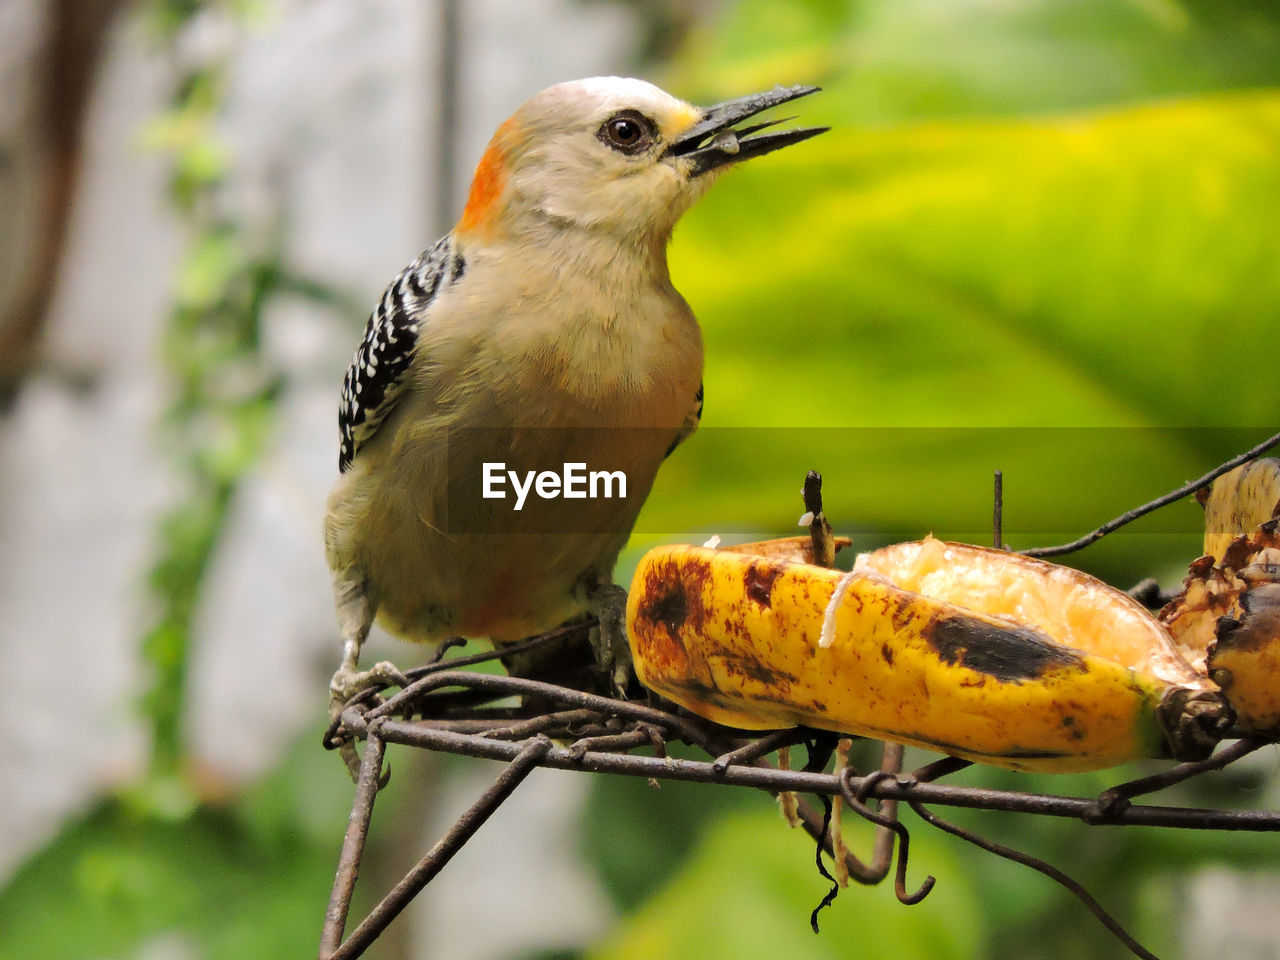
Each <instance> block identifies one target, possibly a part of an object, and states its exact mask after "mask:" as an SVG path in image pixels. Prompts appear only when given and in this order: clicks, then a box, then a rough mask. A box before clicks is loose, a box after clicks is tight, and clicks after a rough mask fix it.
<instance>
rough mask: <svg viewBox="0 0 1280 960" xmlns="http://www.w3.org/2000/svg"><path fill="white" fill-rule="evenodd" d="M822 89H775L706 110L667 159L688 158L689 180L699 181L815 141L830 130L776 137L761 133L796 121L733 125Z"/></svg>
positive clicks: (783, 132) (800, 130) (670, 149)
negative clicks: (706, 175)
mask: <svg viewBox="0 0 1280 960" xmlns="http://www.w3.org/2000/svg"><path fill="white" fill-rule="evenodd" d="M819 89H820V88H819V87H775V88H774V89H772V90H770V91H769V92H768V93H753V94H752V95H751V96H748V97H739V98H738V99H737V100H726V101H725V102H724V103H717V104H716V105H715V106H714V107H708V108H707V109H706V110H704V111H703V113H702V116H701V118H699V120H698V121H697V122H696V123H695V124H694V125H693V126H692V127H690V128H689V129H688V130H686V131H685V132H684V133H682V134H681V135H680V136H679V137H678V138H677V139H676V140H674V141H673V142H672V144H671V146H669V147H668V148H667V150H666V154H665V155H666V156H669V157H685V158H687V159H688V160H690V161H691V167H690V170H689V176H691V177H696V176H700V175H701V174H704V173H706V172H707V171H708V170H714V169H716V168H717V167H722V166H724V165H725V164H727V163H738V162H739V161H742V160H748V159H750V158H751V157H759V156H762V155H764V154H766V153H769V152H771V151H773V150H777V149H778V148H779V147H785V146H788V145H789V144H792V143H799V142H800V141H801V140H808V139H809V138H810V137H816V136H817V135H818V134H820V133H824V132H826V131H827V130H829V129H831V128H830V127H798V128H796V129H793V130H781V131H778V132H776V133H763V134H762V133H760V132H759V131H761V130H764V129H766V128H767V127H772V126H774V125H775V124H778V123H782V122H784V121H785V120H791V119H794V118H793V117H784V118H781V119H778V120H767V121H765V122H764V123H756V124H752V125H751V126H746V127H739V128H737V129H736V130H735V129H733V125H734V124H735V123H738V122H739V121H740V120H745V119H747V118H748V117H754V116H755V115H756V114H758V113H761V112H763V111H765V110H768V109H769V108H770V107H776V106H777V105H778V104H780V103H786V102H787V101H789V100H796V99H799V98H800V97H807V96H808V95H809V94H811V93H816V92H817V91H818V90H819ZM751 134H755V136H751Z"/></svg>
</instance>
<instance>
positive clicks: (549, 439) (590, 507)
mask: <svg viewBox="0 0 1280 960" xmlns="http://www.w3.org/2000/svg"><path fill="white" fill-rule="evenodd" d="M673 437H674V431H673V430H671V429H669V428H662V429H637V428H618V429H600V428H583V427H521V428H510V427H504V428H457V427H453V428H449V429H448V430H446V431H437V432H436V433H435V435H434V437H433V438H432V442H430V443H427V444H423V445H421V446H420V447H414V446H402V447H401V448H400V450H399V451H398V452H397V453H396V454H395V455H396V456H399V457H403V458H406V462H404V463H402V464H401V465H400V468H399V469H397V474H398V475H400V476H402V477H405V478H414V479H413V480H412V482H410V483H407V484H406V485H405V486H403V487H401V488H399V489H397V490H396V491H395V493H394V495H393V496H391V497H387V496H385V495H384V496H381V497H379V498H378V500H377V502H370V503H368V504H367V509H368V511H369V516H367V517H366V518H365V520H364V522H363V523H361V524H360V527H361V528H362V531H361V533H360V536H361V539H362V541H363V543H364V552H366V556H365V558H364V561H363V563H361V566H362V567H364V569H365V571H366V576H367V578H368V582H369V586H370V588H371V593H372V595H373V596H374V597H376V599H377V605H378V614H379V619H380V620H381V621H382V622H383V624H384V625H385V626H386V627H387V628H388V629H390V630H391V631H392V632H394V633H396V634H399V635H401V636H404V637H406V638H409V639H418V640H438V639H441V638H443V637H446V636H450V635H461V636H471V637H490V638H493V639H495V640H498V641H514V640H517V639H520V638H521V637H525V636H529V635H532V634H535V633H538V632H541V631H544V630H547V629H550V628H552V627H554V626H556V625H558V624H560V623H562V622H564V621H565V620H567V619H569V618H570V617H572V616H574V615H576V614H578V613H581V612H582V611H583V610H585V608H586V600H587V591H588V589H589V587H590V586H591V585H593V584H595V583H598V582H604V581H608V580H609V578H610V576H611V574H612V571H613V565H614V562H615V561H616V559H617V555H618V552H619V551H620V550H621V548H622V547H623V545H624V544H625V543H626V541H627V538H628V536H629V535H630V532H631V528H632V527H633V525H634V523H635V520H636V516H637V514H638V513H639V511H640V507H641V506H642V505H643V503H644V500H645V497H646V496H647V495H648V493H649V489H650V487H651V486H652V483H653V479H654V476H655V474H656V472H657V468H658V465H659V464H660V463H661V461H662V457H663V454H664V453H665V452H666V448H667V447H668V446H669V445H670V443H671V441H672V438H673ZM486 465H488V467H487V470H488V483H487V490H486ZM383 468H384V469H385V468H386V465H385V464H384V465H383ZM593 473H594V474H597V476H595V477H592V474H593ZM513 474H514V476H513ZM605 475H607V476H605ZM382 492H383V493H384V494H385V491H382ZM486 492H488V493H490V494H498V493H501V496H496V495H493V496H485V493H486ZM371 528H374V529H378V530H380V531H383V532H382V533H381V534H380V535H378V536H369V535H368V533H369V530H370V529H371Z"/></svg>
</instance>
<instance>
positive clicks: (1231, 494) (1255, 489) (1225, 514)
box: [1203, 457, 1280, 562]
mask: <svg viewBox="0 0 1280 960" xmlns="http://www.w3.org/2000/svg"><path fill="white" fill-rule="evenodd" d="M1203 502H1204V552H1205V555H1206V556H1210V557H1213V559H1214V560H1215V561H1219V562H1220V561H1221V560H1222V558H1223V555H1224V554H1225V553H1226V551H1227V547H1228V546H1230V544H1231V541H1232V540H1234V539H1235V538H1236V537H1239V536H1242V535H1244V536H1247V535H1249V534H1251V533H1253V532H1254V531H1255V530H1256V529H1258V526H1259V525H1260V524H1263V523H1265V522H1266V521H1268V520H1270V519H1272V518H1273V517H1277V516H1280V460H1277V459H1275V458H1274V457H1263V458H1262V459H1259V460H1250V461H1249V462H1248V463H1244V464H1241V465H1240V466H1238V467H1236V468H1235V469H1234V470H1232V471H1231V472H1230V473H1224V474H1223V475H1222V476H1220V477H1219V478H1218V479H1217V480H1215V481H1213V485H1212V486H1211V487H1210V488H1209V493H1208V495H1207V496H1206V497H1205V498H1204V501H1203Z"/></svg>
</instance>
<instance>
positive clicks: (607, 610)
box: [591, 583, 635, 697]
mask: <svg viewBox="0 0 1280 960" xmlns="http://www.w3.org/2000/svg"><path fill="white" fill-rule="evenodd" d="M591 612H592V613H594V614H595V616H596V620H597V621H598V623H597V625H596V626H594V627H592V628H591V647H592V649H593V650H594V651H595V655H596V665H597V666H598V667H599V668H600V671H601V672H602V673H603V674H604V675H605V676H606V677H607V678H608V683H609V687H610V689H611V691H612V692H613V693H614V695H616V696H619V697H626V696H627V692H628V689H629V688H630V686H631V683H632V679H633V678H634V676H635V671H634V669H633V667H632V662H631V644H630V643H629V642H628V640H627V591H626V590H624V589H622V587H620V586H618V585H617V584H616V583H608V584H603V585H601V586H600V587H599V588H598V589H597V590H596V591H595V593H594V594H593V595H592V597H591Z"/></svg>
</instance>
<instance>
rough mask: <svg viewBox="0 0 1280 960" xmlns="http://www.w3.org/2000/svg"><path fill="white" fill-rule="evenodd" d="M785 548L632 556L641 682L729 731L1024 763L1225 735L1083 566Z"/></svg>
mask: <svg viewBox="0 0 1280 960" xmlns="http://www.w3.org/2000/svg"><path fill="white" fill-rule="evenodd" d="M789 543H791V544H793V546H794V548H780V549H773V548H768V547H766V546H764V545H753V548H754V551H755V552H742V550H743V549H744V548H737V549H720V550H716V549H710V548H705V547H693V546H686V545H676V546H665V547H659V548H656V549H654V550H651V551H650V552H649V553H648V554H646V555H645V556H644V558H642V560H641V561H640V564H639V566H638V567H637V569H636V574H635V578H634V580H633V582H632V587H631V594H630V599H629V603H628V609H627V621H628V627H629V632H630V635H631V646H632V653H633V657H634V660H635V666H636V673H637V675H638V677H639V678H640V680H641V682H642V683H644V684H645V685H646V686H647V687H649V688H650V689H652V690H654V691H656V692H657V693H659V694H661V695H662V696H664V697H667V698H669V699H671V700H673V701H675V702H676V703H678V704H680V705H681V706H684V707H686V708H687V709H689V710H690V711H692V712H693V713H695V714H698V715H699V716H702V717H705V718H707V719H709V720H712V721H715V722H718V723H722V724H725V725H727V726H730V727H736V728H739V729H744V730H765V729H775V728H786V727H793V726H798V725H804V726H810V727H816V728H818V729H823V730H831V731H836V732H840V733H849V734H857V735H864V736H870V737H876V738H879V739H885V740H896V741H900V742H902V743H907V744H914V745H917V746H922V747H928V748H931V749H935V750H940V751H942V752H945V753H949V754H953V755H955V756H959V757H964V758H967V759H970V760H975V761H978V762H981V763H988V764H994V765H997V766H1002V767H1011V768H1015V769H1023V770H1041V771H1053V772H1070V771H1077V770H1090V769H1101V768H1105V767H1110V766H1114V765H1116V764H1120V763H1124V762H1125V761H1128V760H1133V759H1136V758H1140V757H1164V756H1172V757H1176V758H1179V759H1194V758H1199V757H1203V756H1205V755H1207V753H1208V752H1209V751H1210V750H1212V748H1213V745H1214V744H1215V743H1216V742H1217V740H1218V738H1219V737H1220V736H1221V735H1222V733H1223V732H1225V730H1226V728H1227V727H1228V726H1229V724H1230V710H1229V709H1228V708H1227V706H1226V705H1225V703H1224V701H1223V698H1222V696H1221V693H1220V692H1219V691H1218V690H1217V688H1216V687H1215V685H1214V684H1212V683H1211V682H1209V681H1208V680H1207V679H1205V678H1204V677H1203V676H1200V675H1198V674H1196V673H1195V672H1194V671H1193V670H1192V669H1191V668H1190V667H1189V666H1188V665H1187V664H1186V662H1185V661H1184V660H1183V659H1182V658H1181V657H1180V656H1179V655H1178V654H1177V652H1176V651H1175V650H1174V648H1173V646H1172V644H1171V642H1170V639H1169V636H1168V634H1167V633H1166V632H1165V630H1164V628H1163V627H1162V626H1161V625H1160V623H1159V622H1157V621H1156V620H1155V619H1154V618H1153V617H1152V616H1151V615H1150V614H1148V613H1147V612H1146V611H1145V610H1144V609H1143V608H1142V607H1141V606H1140V605H1139V604H1137V603H1135V602H1134V601H1132V600H1131V599H1130V598H1129V597H1128V596H1126V595H1125V594H1123V593H1121V592H1119V591H1117V590H1114V589H1112V588H1111V587H1108V586H1107V585H1105V584H1103V583H1102V582H1100V581H1098V580H1096V579H1094V578H1092V577H1090V576H1088V575H1086V574H1083V573H1080V572H1078V571H1075V570H1071V569H1070V568H1066V567H1061V566H1057V565H1055V564H1050V563H1046V562H1044V561H1040V560H1033V559H1029V558H1025V557H1021V556H1018V555H1016V554H1011V553H1008V552H1005V551H997V550H988V549H984V548H981V547H972V546H964V545H959V544H950V543H944V542H941V541H938V540H934V539H932V538H930V539H926V540H923V541H919V542H914V543H905V544H896V545H894V546H891V547H887V548H885V549H883V550H879V551H876V552H874V553H870V554H865V555H863V556H861V557H859V558H858V562H857V563H856V564H855V568H854V571H853V572H852V573H849V574H846V573H842V572H841V571H839V570H830V569H826V568H823V567H818V566H814V565H812V564H811V563H806V562H802V561H801V560H800V559H797V558H800V557H803V556H804V554H803V545H802V540H799V539H796V540H792V541H789Z"/></svg>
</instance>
